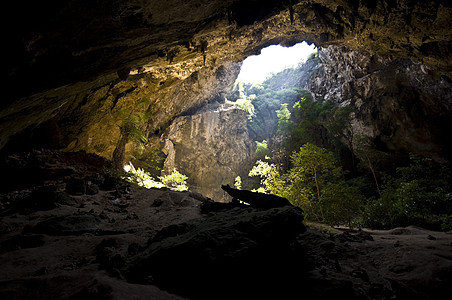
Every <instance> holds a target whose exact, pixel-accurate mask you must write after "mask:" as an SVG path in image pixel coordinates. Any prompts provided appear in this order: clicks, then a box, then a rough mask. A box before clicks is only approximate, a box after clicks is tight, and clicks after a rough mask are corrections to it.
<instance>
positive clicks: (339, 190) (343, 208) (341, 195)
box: [322, 181, 364, 228]
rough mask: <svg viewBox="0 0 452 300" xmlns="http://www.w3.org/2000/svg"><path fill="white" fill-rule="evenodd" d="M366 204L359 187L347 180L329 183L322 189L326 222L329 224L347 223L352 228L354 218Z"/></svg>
mask: <svg viewBox="0 0 452 300" xmlns="http://www.w3.org/2000/svg"><path fill="white" fill-rule="evenodd" d="M363 204H364V197H363V195H361V193H360V191H359V188H357V187H353V186H350V185H348V184H347V183H346V182H345V181H340V182H338V183H328V184H327V185H326V186H325V188H324V189H323V191H322V207H323V210H324V217H325V220H324V221H325V222H326V223H328V224H329V225H339V224H344V223H345V224H347V225H348V227H349V228H352V220H353V218H355V217H357V216H358V215H359V213H360V211H361V208H362V206H363Z"/></svg>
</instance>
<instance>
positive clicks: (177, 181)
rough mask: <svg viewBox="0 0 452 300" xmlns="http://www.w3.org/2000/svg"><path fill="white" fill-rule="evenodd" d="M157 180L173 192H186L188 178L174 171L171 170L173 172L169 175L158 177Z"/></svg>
mask: <svg viewBox="0 0 452 300" xmlns="http://www.w3.org/2000/svg"><path fill="white" fill-rule="evenodd" d="M159 179H160V180H161V181H162V183H163V184H164V185H165V186H167V187H169V188H171V189H174V190H177V191H187V190H188V186H187V179H188V177H187V176H186V175H184V174H182V173H180V172H179V171H177V170H176V169H174V170H173V172H172V173H171V174H169V175H164V176H159Z"/></svg>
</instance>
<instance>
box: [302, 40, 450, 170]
mask: <svg viewBox="0 0 452 300" xmlns="http://www.w3.org/2000/svg"><path fill="white" fill-rule="evenodd" d="M319 54H320V55H319V56H320V58H321V60H322V63H323V67H322V68H320V69H319V70H317V71H316V72H315V73H314V74H313V76H312V77H311V81H310V83H309V84H308V85H307V88H308V89H309V90H310V91H311V92H313V94H314V95H315V96H316V97H322V98H324V99H329V100H332V101H334V102H336V103H338V104H339V105H348V104H350V105H352V106H353V107H354V108H355V111H354V116H353V122H352V125H353V131H354V132H355V133H356V134H362V135H366V136H369V137H371V138H372V139H373V140H374V143H375V144H376V145H377V147H379V148H380V150H385V151H390V152H411V153H414V154H417V155H422V156H426V157H433V158H434V159H436V160H438V161H446V160H450V159H451V158H452V156H451V153H452V152H451V151H452V143H451V141H450V139H449V138H448V135H449V133H450V132H451V130H452V122H451V121H450V120H452V100H451V99H452V88H451V82H450V81H449V80H448V78H446V77H441V78H439V79H434V78H432V77H431V76H429V75H428V71H427V67H426V66H425V65H423V64H420V63H416V62H413V61H411V60H408V59H386V58H382V57H380V56H377V55H372V54H370V53H369V52H366V51H353V50H350V49H348V48H346V47H338V46H329V47H327V48H324V49H322V50H321V51H320V52H319Z"/></svg>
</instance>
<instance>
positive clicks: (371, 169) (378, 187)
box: [366, 155, 381, 195]
mask: <svg viewBox="0 0 452 300" xmlns="http://www.w3.org/2000/svg"><path fill="white" fill-rule="evenodd" d="M366 158H367V162H368V163H369V169H370V171H371V172H372V175H373V176H374V180H375V185H376V186H377V191H378V194H380V195H381V192H380V186H379V185H378V180H377V175H376V174H375V170H374V168H373V167H372V163H371V161H370V158H369V156H367V155H366Z"/></svg>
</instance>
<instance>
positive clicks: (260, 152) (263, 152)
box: [256, 140, 270, 159]
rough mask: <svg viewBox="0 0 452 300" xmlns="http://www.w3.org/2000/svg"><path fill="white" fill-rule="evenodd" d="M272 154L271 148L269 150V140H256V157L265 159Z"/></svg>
mask: <svg viewBox="0 0 452 300" xmlns="http://www.w3.org/2000/svg"><path fill="white" fill-rule="evenodd" d="M268 155H270V150H268V145H267V141H266V140H263V141H262V142H259V141H256V157H257V158H258V159H264V158H265V157H267V156H268Z"/></svg>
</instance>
